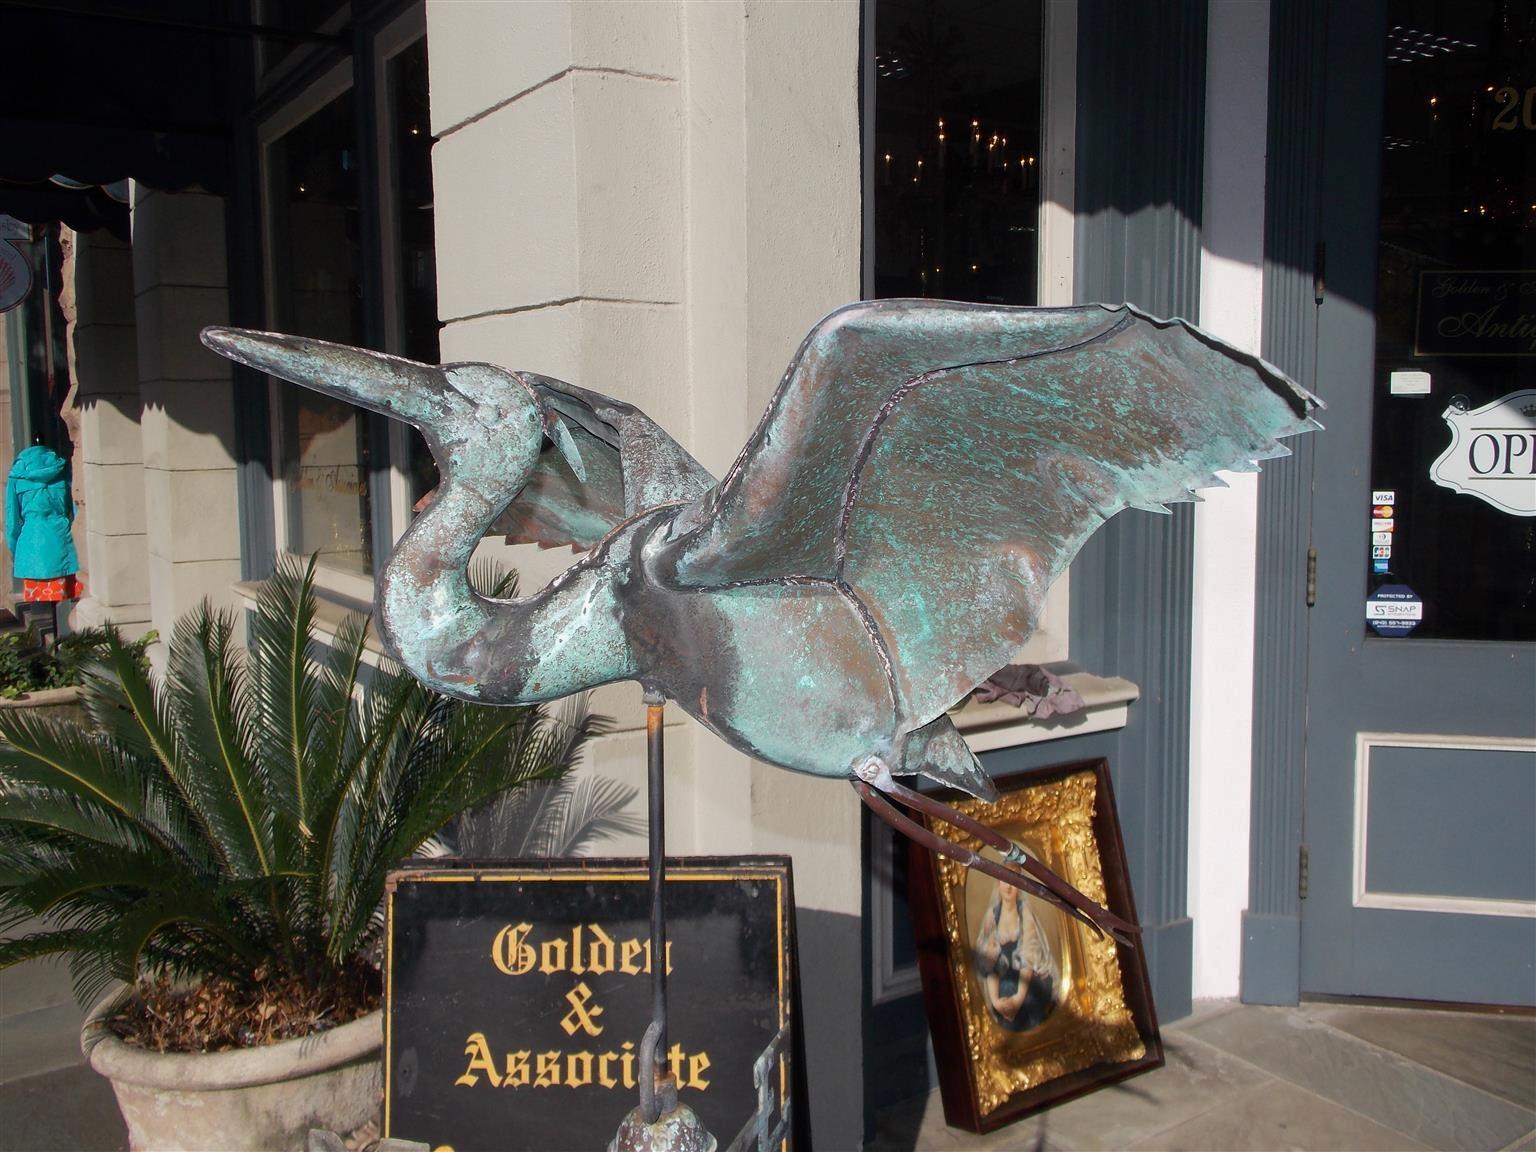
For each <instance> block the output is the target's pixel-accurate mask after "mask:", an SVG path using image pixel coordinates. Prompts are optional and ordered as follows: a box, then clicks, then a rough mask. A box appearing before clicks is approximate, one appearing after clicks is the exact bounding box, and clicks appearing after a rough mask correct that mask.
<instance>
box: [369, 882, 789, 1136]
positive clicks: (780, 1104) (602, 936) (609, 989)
mask: <svg viewBox="0 0 1536 1152" xmlns="http://www.w3.org/2000/svg"><path fill="white" fill-rule="evenodd" d="M793 908H794V901H793V896H792V893H791V887H790V870H789V861H788V859H786V858H783V857H752V858H744V857H730V858H712V857H691V858H689V859H686V860H678V861H676V862H672V861H669V862H668V864H667V933H668V938H667V952H668V957H667V959H668V973H669V977H670V979H669V988H670V999H671V1004H670V1032H669V1036H668V1045H669V1047H668V1051H667V1062H668V1064H669V1066H670V1069H671V1071H672V1074H673V1075H674V1076H675V1077H676V1079H677V1083H678V1087H679V1098H680V1100H681V1101H682V1102H683V1103H686V1104H688V1105H689V1106H690V1107H691V1108H693V1109H694V1111H695V1112H697V1113H698V1115H699V1118H700V1119H701V1120H702V1121H703V1123H704V1124H705V1126H706V1127H707V1128H708V1129H709V1130H710V1132H712V1133H713V1134H714V1135H715V1137H716V1139H717V1140H719V1142H720V1147H721V1148H725V1147H726V1146H727V1145H729V1144H730V1143H731V1141H732V1140H733V1139H734V1138H735V1137H736V1136H737V1134H738V1133H739V1132H740V1131H741V1130H742V1129H743V1127H745V1126H747V1125H748V1123H749V1122H750V1121H752V1119H753V1117H754V1115H755V1114H757V1113H758V1112H759V1111H760V1104H762V1105H763V1108H762V1109H761V1110H762V1111H764V1112H765V1113H772V1114H773V1117H771V1118H770V1119H769V1120H768V1121H766V1123H767V1125H768V1127H769V1129H770V1130H771V1128H772V1125H773V1123H774V1120H775V1118H776V1117H778V1116H782V1114H783V1113H784V1112H785V1111H787V1109H786V1108H785V1104H786V1102H787V1101H788V1100H789V1098H790V1095H791V1092H790V1082H791V1063H792V1062H791V1059H790V1057H791V1055H792V1050H793V1045H792V1044H791V1043H790V1039H791V1036H792V1032H791V1029H790V1020H791V1016H792V1012H791V1004H792V1000H793V985H794V949H793V939H794V931H793ZM385 911H386V916H387V917H388V928H387V931H386V940H387V948H388V953H387V956H386V966H385V1029H386V1032H385V1058H384V1059H385V1064H384V1133H385V1135H387V1136H394V1137H399V1138H403V1139H407V1140H421V1141H426V1142H427V1143H428V1144H429V1145H430V1146H431V1147H432V1148H434V1149H440V1148H444V1147H445V1146H446V1147H447V1148H451V1149H453V1150H454V1152H478V1150H482V1149H483V1150H486V1152H491V1150H495V1152H512V1150H516V1149H528V1150H530V1152H549V1150H551V1149H593V1150H597V1149H602V1148H606V1147H607V1146H608V1142H609V1141H610V1140H611V1139H612V1138H613V1135H614V1133H615V1132H616V1131H617V1130H618V1127H619V1122H620V1121H621V1120H622V1119H623V1118H624V1115H625V1114H626V1113H627V1112H628V1111H629V1110H630V1109H631V1108H633V1107H634V1106H635V1105H636V1103H637V1102H638V1099H639V1091H638V1080H637V1077H638V1076H639V1074H640V1068H639V1064H640V1040H641V1037H642V1035H643V1034H644V1032H645V1028H646V1025H647V1024H648V1023H649V1022H650V1012H651V978H650V972H651V964H652V961H653V958H652V956H651V948H650V920H649V915H650V900H649V873H648V871H647V867H646V863H645V861H643V860H562V861H552V860H535V861H519V862H512V863H508V864H498V865H497V866H495V867H474V866H470V865H465V864H463V863H460V862H453V863H451V864H444V865H441V866H432V865H423V866H422V867H420V868H412V869H407V870H401V871H399V872H396V873H395V874H394V875H393V876H392V877H391V878H390V883H389V889H388V895H387V897H386V903H385ZM770 1048H771V1049H772V1050H771V1051H770ZM765 1053H767V1055H765ZM754 1066H756V1071H757V1081H756V1083H755V1082H754V1075H753V1074H754ZM802 1111H803V1110H802ZM786 1144H787V1142H786ZM751 1147H754V1148H755V1147H757V1144H756V1142H753V1144H752V1145H751Z"/></svg>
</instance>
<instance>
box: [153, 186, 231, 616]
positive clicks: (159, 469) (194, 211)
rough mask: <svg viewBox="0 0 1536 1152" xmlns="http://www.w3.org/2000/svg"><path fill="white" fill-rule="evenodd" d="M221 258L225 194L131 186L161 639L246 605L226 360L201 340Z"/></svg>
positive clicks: (217, 291)
mask: <svg viewBox="0 0 1536 1152" xmlns="http://www.w3.org/2000/svg"><path fill="white" fill-rule="evenodd" d="M225 264H226V261H225V240H224V202H223V200H221V199H220V198H218V197H216V196H209V195H205V194H202V193H197V192H179V193H166V192H154V191H150V190H148V189H145V188H142V187H136V188H135V189H134V202H133V280H134V291H135V299H134V305H135V315H136V318H137V324H138V374H139V381H140V395H141V397H142V401H143V416H142V419H141V428H142V446H143V447H142V451H143V457H142V458H143V494H144V496H143V498H144V506H145V516H146V539H145V545H146V553H147V560H148V564H147V579H148V591H149V597H148V599H149V604H150V615H151V619H152V621H153V624H154V627H155V628H156V629H158V630H159V632H160V634H161V636H162V638H165V639H168V638H169V637H170V635H171V631H172V629H173V628H174V626H175V622H176V620H177V618H178V617H180V616H181V615H182V614H183V613H185V612H186V611H188V610H189V609H191V608H193V607H195V606H196V605H197V604H198V603H199V602H200V601H201V600H202V599H204V598H205V597H206V598H207V599H209V600H210V601H211V602H212V603H214V604H215V605H216V606H222V607H227V608H235V607H237V605H238V603H239V601H238V598H237V597H236V596H235V594H234V591H233V585H234V583H235V582H236V581H237V580H239V578H240V529H239V508H238V498H237V485H236V474H235V409H234V399H233V396H232V386H231V383H230V371H229V364H228V362H227V361H225V360H223V359H221V358H220V357H218V356H215V355H214V354H213V353H212V352H209V351H208V350H207V349H206V348H204V347H203V346H202V344H201V343H200V342H199V340H198V333H199V332H200V331H201V329H202V328H203V327H204V326H205V325H208V324H222V323H227V321H228V310H229V308H228V287H227V286H228V280H227V275H226V267H225Z"/></svg>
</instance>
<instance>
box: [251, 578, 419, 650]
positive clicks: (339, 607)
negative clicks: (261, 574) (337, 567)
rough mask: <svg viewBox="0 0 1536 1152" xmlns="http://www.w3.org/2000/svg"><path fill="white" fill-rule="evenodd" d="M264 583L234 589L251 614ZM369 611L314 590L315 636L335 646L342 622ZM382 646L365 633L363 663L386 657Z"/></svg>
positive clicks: (370, 608)
mask: <svg viewBox="0 0 1536 1152" xmlns="http://www.w3.org/2000/svg"><path fill="white" fill-rule="evenodd" d="M265 583H266V581H264V580H242V581H240V582H239V583H237V584H236V585H235V586H234V589H235V595H236V596H238V597H240V599H241V600H242V601H244V602H245V606H246V607H247V608H248V609H250V610H251V611H252V612H254V611H256V599H257V597H258V596H260V595H261V589H262V585H263V584H265ZM372 611H373V605H372V604H364V603H360V602H359V601H357V600H354V599H352V598H351V597H350V596H346V595H344V594H342V593H340V592H336V591H334V590H333V589H330V588H321V587H318V586H317V587H316V588H315V633H316V635H318V636H319V638H320V639H321V640H323V641H325V643H327V644H334V643H335V642H336V633H337V631H338V630H340V628H341V624H342V621H344V620H345V619H346V618H347V617H348V616H351V615H353V614H355V613H360V614H362V615H365V616H366V615H369V614H370V613H372ZM388 655H389V653H388V652H386V651H385V650H384V645H383V644H382V643H381V642H380V640H379V637H378V633H376V632H375V631H374V630H373V629H372V628H369V629H368V639H367V641H365V644H364V652H363V661H364V663H366V664H371V665H374V666H375V667H376V666H377V665H378V663H379V659H380V658H381V657H385V656H388Z"/></svg>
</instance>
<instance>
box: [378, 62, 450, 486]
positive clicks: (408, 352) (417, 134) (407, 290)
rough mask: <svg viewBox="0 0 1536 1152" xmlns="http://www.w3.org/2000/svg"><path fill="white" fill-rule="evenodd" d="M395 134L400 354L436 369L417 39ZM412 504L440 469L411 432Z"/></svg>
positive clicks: (396, 68) (395, 83) (404, 76)
mask: <svg viewBox="0 0 1536 1152" xmlns="http://www.w3.org/2000/svg"><path fill="white" fill-rule="evenodd" d="M388 83H389V114H390V131H391V134H392V137H393V140H394V181H395V187H394V192H395V196H394V201H395V210H396V212H397V214H398V222H397V228H398V232H397V238H398V247H399V254H400V255H399V267H398V269H397V270H396V274H397V276H398V278H399V279H398V281H397V283H398V284H399V290H398V300H397V301H396V307H398V308H399V314H400V332H401V345H402V347H401V349H400V351H401V352H402V353H403V354H404V355H405V356H407V357H409V358H410V359H412V360H418V361H420V362H422V363H424V364H436V363H437V362H438V360H439V358H440V355H441V353H440V350H439V347H438V328H437V254H436V248H435V245H434V240H433V221H432V136H431V127H430V125H431V120H430V117H429V106H428V101H427V42H426V41H425V40H418V41H416V42H415V43H414V44H412V45H411V46H410V47H409V48H406V49H405V50H404V51H402V52H400V53H399V54H398V55H396V56H395V57H393V58H392V59H391V60H390V61H389V65H388ZM405 468H406V473H407V477H408V479H409V482H410V491H411V499H412V500H413V501H415V500H417V499H419V498H420V497H421V496H422V495H424V494H425V493H427V492H429V491H430V490H431V489H433V488H435V487H436V486H437V465H436V463H435V462H434V461H433V459H432V456H431V454H430V453H428V451H427V446H426V443H425V441H423V440H422V438H421V433H420V432H418V431H416V430H415V429H414V428H413V429H411V432H410V454H409V457H408V459H407V460H406V462H405Z"/></svg>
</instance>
